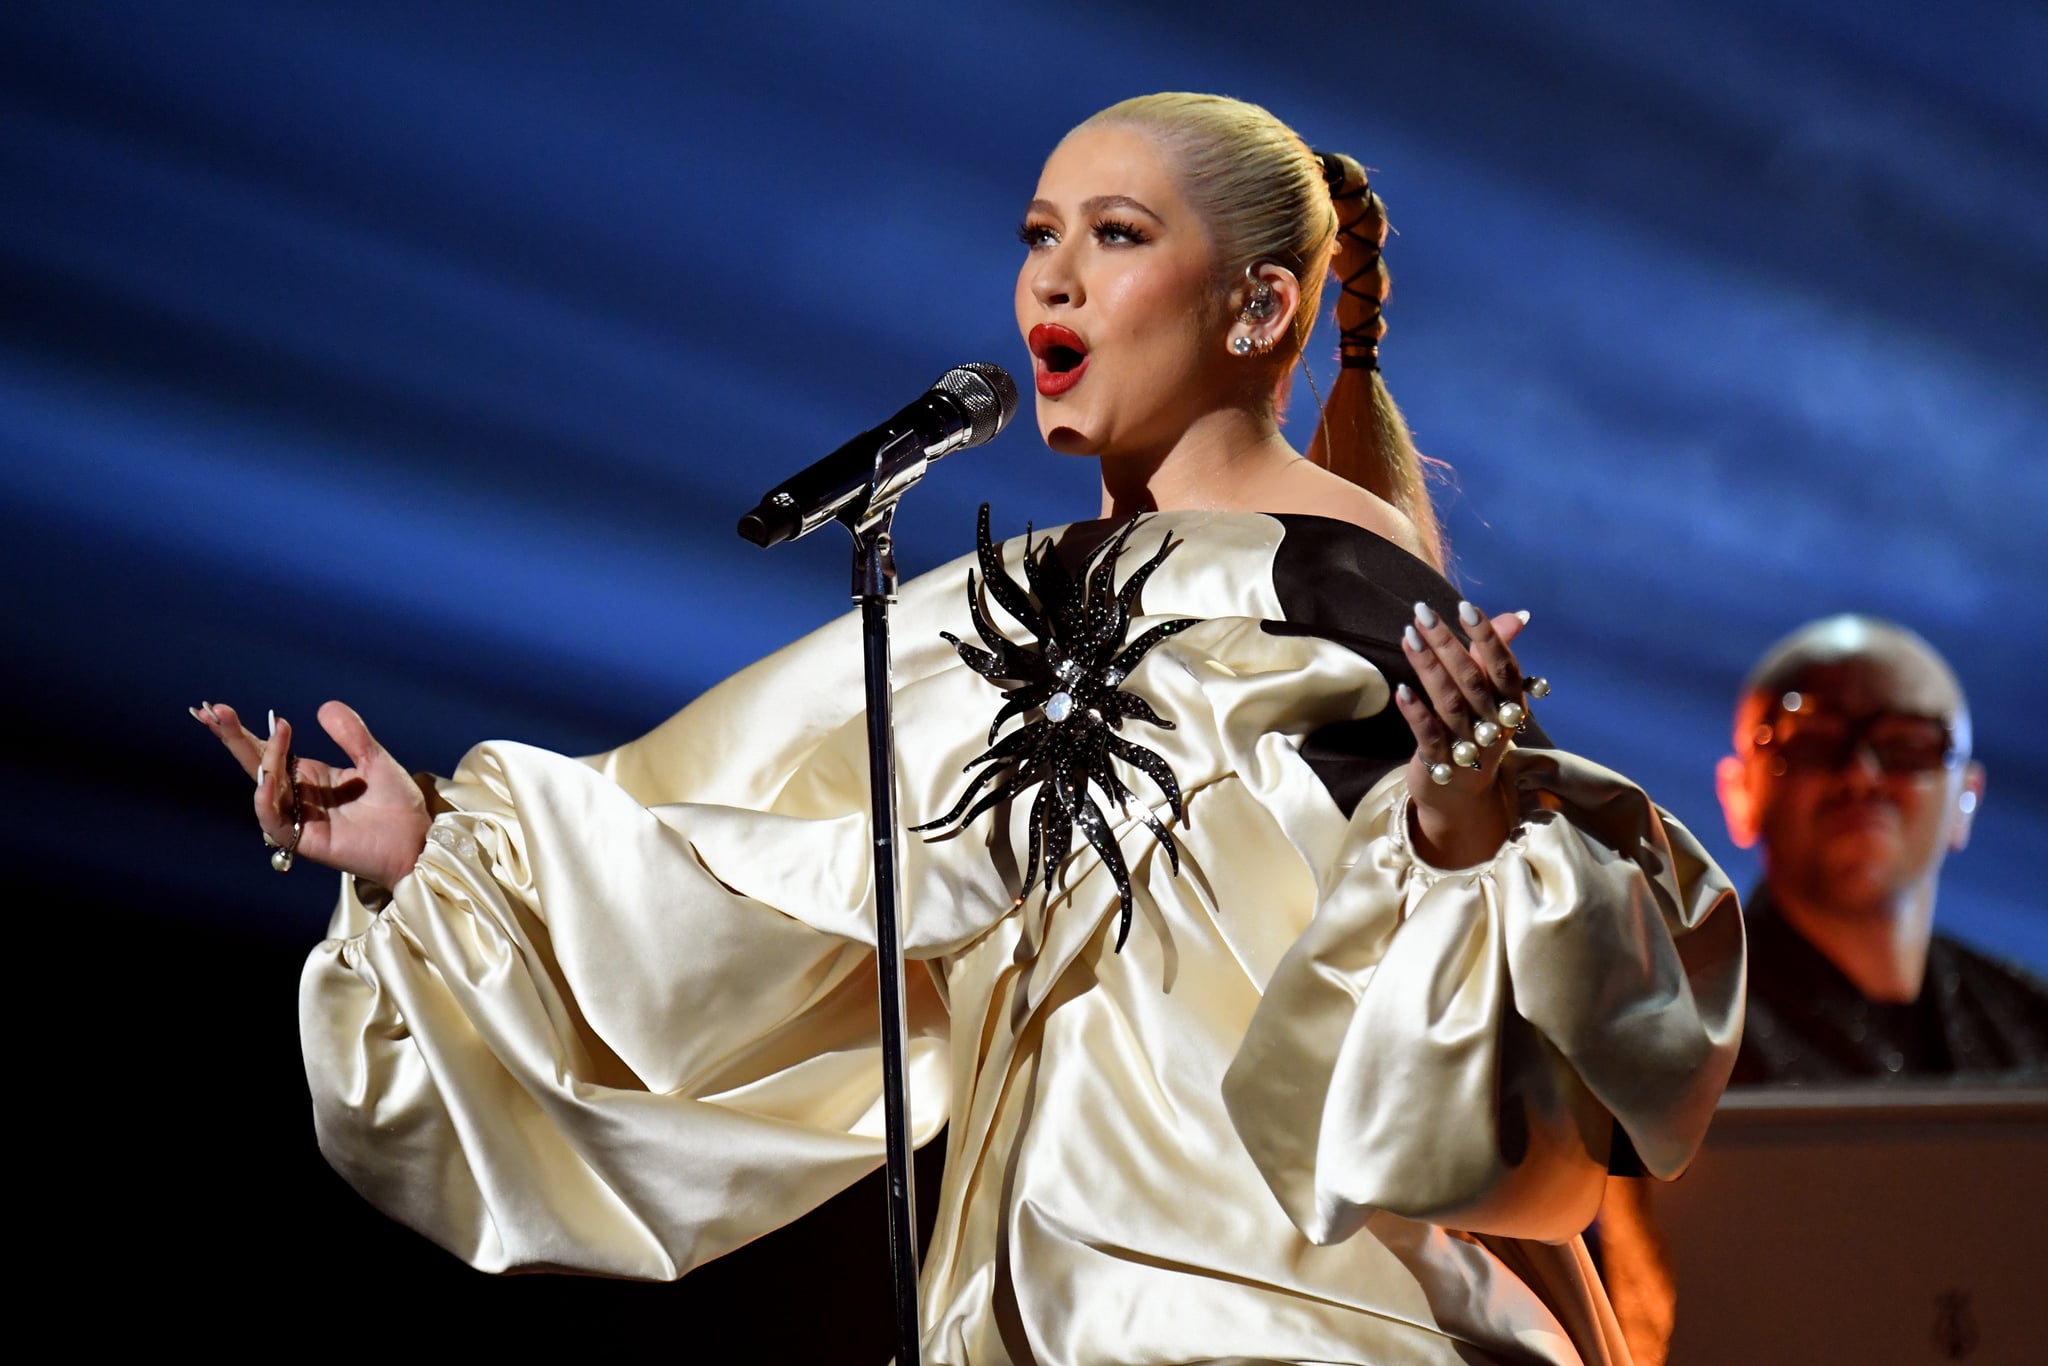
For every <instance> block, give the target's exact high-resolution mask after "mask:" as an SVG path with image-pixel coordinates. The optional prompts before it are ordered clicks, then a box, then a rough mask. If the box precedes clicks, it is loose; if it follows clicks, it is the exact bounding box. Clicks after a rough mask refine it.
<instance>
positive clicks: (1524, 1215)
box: [1224, 750, 1743, 1243]
mask: <svg viewBox="0 0 2048 1366" xmlns="http://www.w3.org/2000/svg"><path fill="white" fill-rule="evenodd" d="M1503 772H1504V774H1505V776H1506V778H1507V780H1508V781H1509V783H1510V784H1511V786H1512V787H1513V789H1514V791H1515V793H1516V794H1517V797H1518V799H1519V804H1520V819H1519V823H1518V827H1517V829H1516V831H1515V833H1514V834H1513V835H1512V837H1511V838H1510V839H1509V841H1508V843H1507V844H1506V845H1505V846H1504V847H1503V848H1502V849H1501V851H1500V852H1499V853H1498V854H1497V855H1496V856H1495V857H1494V858H1493V859H1491V860H1490V861H1488V862H1487V863H1484V864H1482V865H1479V866H1476V867H1473V868H1467V869H1461V870H1443V869H1437V868H1433V867H1430V866H1429V865H1427V864H1425V863H1423V862H1422V861H1421V860H1419V859H1418V858H1417V857H1416V856H1415V854H1414V852H1413V851H1412V850H1411V849H1410V847H1409V843H1408V829H1407V827H1408V809H1407V807H1408V802H1407V787H1406V782H1405V779H1404V777H1403V774H1402V771H1400V770H1397V771H1396V772H1395V773H1393V774H1391V775H1389V777H1388V778H1387V779H1385V780H1383V781H1382V782H1380V783H1379V784H1378V785H1377V786H1376V787H1375V788H1374V789H1373V791H1372V792H1371V793H1369V794H1368V795H1367V797H1366V799H1365V800H1364V801H1363V802H1362V803H1361V804H1360V805H1359V808H1358V810H1357V812H1356V814H1355V815H1354V817H1353V819H1352V822H1351V827H1350V839H1349V850H1350V852H1349V854H1348V855H1347V856H1346V857H1345V858H1343V859H1341V860H1339V862H1338V864H1337V865H1336V866H1335V867H1333V868H1332V870H1331V871H1330V873H1329V874H1328V875H1327V877H1326V881H1327V883H1328V885H1327V886H1326V887H1325V888H1324V891H1323V897H1322V901H1321V904H1320V906H1319V908H1318V910H1317V913H1316V915H1315V918H1314V919H1313V920H1312V921H1311V923H1310V925H1309V927H1308V929H1307V931H1306V932H1305V933H1304V934H1303V935H1302V936H1301V938H1300V939H1299V940H1297V941H1296V943H1295V944H1294V946H1293V947H1292V948H1291V949H1290V950H1289V952H1288V953H1287V954H1286V955H1285V957H1284V958H1282V960H1281V961H1280V963H1279V965H1278V966H1277V967H1276V968H1275V970H1274V972H1273V974H1272V977H1271V979H1270V981H1269V982H1268V984H1267V986H1266V990H1265V993H1264V996H1263V998H1262V1000H1261V1002H1260V1004H1259V1007H1258V1009H1257V1011H1256V1012H1255V1014H1254V1016H1253V1019H1252V1023H1251V1026H1250V1028H1249V1029H1248V1030H1247V1032H1246V1035H1245V1038H1244V1041H1243V1043H1242V1045H1241V1047H1240V1049H1239V1051H1238V1053H1237V1055H1236V1057H1235V1058H1234V1059H1233V1061H1232V1064H1231V1066H1230V1069H1229V1071H1228V1073H1227V1075H1226V1078H1225V1082H1224V1099H1225V1103H1226V1105H1227V1106H1228V1109H1229V1112H1230V1115H1231V1118H1232V1122H1233V1123H1234V1124H1235V1126H1236V1128H1237V1130H1238V1134H1239V1137H1240V1138H1241V1139H1242V1140H1243V1142H1244V1145H1245V1147H1246V1148H1247V1149H1248V1150H1249V1152H1250V1154H1251V1156H1252V1158H1253V1160H1254V1161H1255V1162H1256V1164H1257V1166H1258V1167H1259V1170H1260V1171H1261V1173H1262V1174H1263V1175H1264V1177H1265V1179H1266V1181H1267V1183H1268V1185H1269V1186H1270V1187H1271V1188H1272V1190H1273V1193H1274V1195H1276V1196H1277V1197H1278V1198H1279V1201H1280V1204H1281V1205H1282V1207H1284V1208H1285V1210H1286V1211H1287V1213H1288V1215H1289V1216H1290V1217H1291V1218H1292V1219H1293V1221H1294V1223H1295V1224H1296V1226H1297V1227H1299V1228H1300V1229H1301V1230H1302V1231H1303V1232H1304V1233H1305V1234H1307V1235H1308V1236H1309V1237H1310V1238H1311V1239H1312V1240H1314V1241H1315V1242H1318V1243H1334V1242H1337V1241H1340V1240H1342V1239H1344V1238H1347V1237H1349V1236H1350V1235H1351V1234H1352V1233H1353V1232H1355V1231H1356V1230H1357V1229H1358V1227H1359V1226H1360V1225H1361V1224H1362V1223H1363V1221H1364V1220H1365V1219H1366V1218H1367V1217H1368V1216H1369V1215H1370V1214H1371V1213H1372V1212H1373V1211H1374V1210H1385V1211H1387V1212H1389V1213H1392V1214H1397V1215H1400V1216H1403V1217H1405V1218H1410V1219H1416V1220H1422V1221H1426V1222H1429V1223H1433V1224H1438V1225H1442V1226H1445V1227H1449V1228H1454V1229H1460V1230H1465V1231H1469V1232H1473V1233H1483V1234H1495V1235H1501V1236H1506V1237H1517V1238H1532V1239H1542V1240H1548V1241H1556V1240H1561V1239H1565V1238H1569V1237H1571V1236H1572V1235H1574V1234H1577V1233H1579V1232H1580V1231H1582V1230H1583V1229H1584V1228H1585V1227H1586V1225H1587V1224H1589V1223H1590V1222H1591V1221H1592V1219H1593V1216H1594V1214H1595V1213H1596V1212H1597V1211H1598V1209H1599V1205H1600V1197H1601V1192H1602V1188H1603V1184H1604V1179H1605V1176H1606V1174H1607V1170H1608V1165H1609V1161H1610V1158H1611V1157H1612V1156H1613V1153H1612V1151H1611V1150H1612V1147H1613V1145H1614V1144H1615V1143H1616V1142H1617V1141H1618V1140H1617V1137H1616V1134H1617V1128H1618V1129H1619V1131H1620V1132H1621V1133H1623V1134H1626V1136H1627V1140H1628V1142H1629V1143H1631V1144H1632V1145H1633V1147H1634V1149H1635V1151H1636V1153H1637V1154H1638V1155H1639V1156H1640V1158H1641V1160H1642V1162H1643V1165H1644V1166H1645V1167H1646V1168H1647V1169H1648V1171H1649V1172H1650V1173H1651V1174H1652V1175H1655V1176H1659V1177H1664V1178H1670V1177H1674V1176H1676V1175H1678V1173H1679V1172H1680V1171H1681V1170H1683V1168H1684V1167H1685V1165H1686V1163H1687V1162H1688V1161H1689V1160H1690V1159H1691V1156H1692V1154H1693V1152H1694V1150H1695V1149H1696V1148H1697V1147H1698V1145H1699V1142H1700V1140H1701V1138H1702V1137H1703V1136H1704V1134H1705V1132H1706V1127H1707V1123H1708V1120H1709V1119H1710V1118H1711V1117H1712V1114H1713V1109H1714V1104H1715V1101H1716V1100H1717V1099H1718V1097H1719V1096H1720V1094H1721V1090H1722V1088H1723V1087H1724V1086H1725V1085H1726V1083H1727V1079H1728V1073H1729V1070H1730V1069H1731V1068H1732V1067H1733V1065H1734V1057H1735V1049H1736V1045H1737V1042H1738V1039H1739V1035H1740V1032H1741V1022H1742V991H1743V939H1742V926H1741V920H1740V917H1739V913H1738V910H1737V906H1736V899H1735V895H1734V892H1733V889H1732V888H1731V887H1730V886H1729V884H1728V882H1727V881H1726V879H1725V878H1724V877H1723V876H1722V874H1721V873H1720V871H1719V869H1718V868H1716V867H1715V865H1714V863H1713V862H1712V860H1710V859H1709V858H1708V857H1707V855H1706V854H1705V852H1704V851H1702V850H1701V849H1700V847H1699V846H1698V844H1697V843H1696V842H1695V841H1694V840H1693V838H1692V836H1691V835H1690V834H1689V833H1688V832H1687V831H1686V830H1685V829H1684V828H1683V827H1682V826H1681V825H1679V824H1678V822H1677V821H1675V820H1673V819H1672V818H1671V817H1670V816H1668V815H1666V814H1665V813H1663V812H1662V811H1661V810H1659V809H1658V808H1657V807H1656V806H1655V805H1653V804H1652V803H1651V801H1650V800H1649V798H1648V797H1646V796H1645V795H1644V794H1643V793H1642V792H1641V791H1640V790H1639V789H1637V788H1636V787H1634V786H1633V785H1631V784H1630V783H1628V782H1627V781H1626V780H1624V779H1622V778H1620V777H1618V776H1617V775H1615V774H1613V773H1610V772H1608V771H1607V770H1605V769H1602V768H1600V767H1598V766H1596V765H1594V764H1591V763H1588V762H1586V761H1585V760H1582V759H1577V758H1574V757H1572V756H1569V755H1565V754H1560V753H1557V752H1555V751H1549V750H1520V751H1516V752H1514V753H1512V754H1510V755H1509V756H1508V758H1507V760H1506V761H1505V763H1504V765H1503Z"/></svg>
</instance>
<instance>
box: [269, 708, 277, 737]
mask: <svg viewBox="0 0 2048 1366" xmlns="http://www.w3.org/2000/svg"><path fill="white" fill-rule="evenodd" d="M270 733H271V734H272V735H275V734H277V708H275V707H272V708H271V709H270Z"/></svg>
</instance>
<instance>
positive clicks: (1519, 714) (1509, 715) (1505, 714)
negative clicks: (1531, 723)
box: [1496, 702, 1529, 730]
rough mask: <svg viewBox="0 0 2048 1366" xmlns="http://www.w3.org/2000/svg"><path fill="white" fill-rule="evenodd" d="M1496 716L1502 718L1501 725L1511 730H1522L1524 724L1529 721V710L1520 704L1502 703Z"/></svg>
mask: <svg viewBox="0 0 2048 1366" xmlns="http://www.w3.org/2000/svg"><path fill="white" fill-rule="evenodd" d="M1496 715H1498V716H1499V717H1500V723H1501V724H1502V725H1503V726H1506V727H1507V728H1508V729H1509V730H1520V729H1521V728H1522V723H1523V722H1524V721H1527V720H1528V719H1529V713H1528V710H1527V709H1526V708H1524V707H1523V706H1522V704H1521V703H1520V702H1503V703H1501V704H1500V710H1499V711H1498V712H1497V713H1496Z"/></svg>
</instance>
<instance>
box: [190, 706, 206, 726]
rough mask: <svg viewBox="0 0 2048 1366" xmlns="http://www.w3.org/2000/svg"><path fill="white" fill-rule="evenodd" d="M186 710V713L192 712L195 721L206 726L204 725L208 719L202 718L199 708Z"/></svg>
mask: <svg viewBox="0 0 2048 1366" xmlns="http://www.w3.org/2000/svg"><path fill="white" fill-rule="evenodd" d="M185 710H186V711H189V712H191V713H192V719H193V720H194V721H198V722H200V723H201V724H204V723H205V721H206V718H205V717H203V716H201V715H200V714H199V708H197V707H187V708H185Z"/></svg>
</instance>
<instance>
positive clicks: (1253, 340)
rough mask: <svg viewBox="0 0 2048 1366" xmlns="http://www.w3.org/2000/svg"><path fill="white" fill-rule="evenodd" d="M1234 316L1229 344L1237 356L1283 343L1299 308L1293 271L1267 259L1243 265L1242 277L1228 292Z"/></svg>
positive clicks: (1262, 351) (1298, 284)
mask: <svg viewBox="0 0 2048 1366" xmlns="http://www.w3.org/2000/svg"><path fill="white" fill-rule="evenodd" d="M1231 303H1232V305H1233V307H1234V308H1235V311H1236V312H1235V317H1234V318H1233V319H1232V320H1231V324H1230V332H1229V344H1230V349H1231V351H1232V352H1233V353H1234V354H1236V355H1240V356H1253V355H1257V356H1263V355H1265V354H1266V353H1267V352H1269V351H1271V350H1272V349H1273V348H1274V347H1276V346H1278V345H1280V344H1281V342H1283V341H1284V340H1285V339H1286V338H1287V335H1288V330H1289V329H1290V328H1292V327H1293V326H1294V314H1295V310H1296V309H1298V308H1300V307H1301V281H1299V280H1297V279H1295V278H1294V272H1293V271H1291V270H1289V269H1288V268H1287V267H1285V266H1279V265H1275V264H1273V263H1272V262H1271V261H1259V262H1256V263H1254V264H1252V265H1249V266H1246V267H1245V270H1244V279H1243V281H1242V282H1240V283H1239V284H1238V286H1237V287H1236V289H1235V290H1234V291H1233V292H1232V295H1231Z"/></svg>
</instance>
